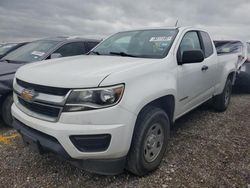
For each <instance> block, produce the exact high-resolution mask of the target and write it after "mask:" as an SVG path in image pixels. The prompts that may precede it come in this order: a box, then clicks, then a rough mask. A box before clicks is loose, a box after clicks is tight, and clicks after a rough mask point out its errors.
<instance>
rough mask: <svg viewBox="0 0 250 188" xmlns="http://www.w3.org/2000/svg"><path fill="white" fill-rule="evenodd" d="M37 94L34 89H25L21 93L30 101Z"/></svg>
mask: <svg viewBox="0 0 250 188" xmlns="http://www.w3.org/2000/svg"><path fill="white" fill-rule="evenodd" d="M35 96H36V93H35V91H34V90H29V89H24V90H23V91H22V93H21V97H22V98H23V99H24V100H26V101H28V102H31V101H33V100H34V98H35Z"/></svg>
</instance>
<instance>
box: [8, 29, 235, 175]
mask: <svg viewBox="0 0 250 188" xmlns="http://www.w3.org/2000/svg"><path fill="white" fill-rule="evenodd" d="M237 58H238V57H237V56H236V55H233V54H230V55H225V56H219V57H218V56H217V53H216V49H215V46H214V44H213V42H212V40H211V39H210V36H209V34H208V33H207V32H206V31H204V30H200V29H196V28H192V27H178V28H177V27H176V28H164V29H145V30H134V31H125V32H119V33H117V34H114V35H112V36H111V37H109V38H107V39H106V40H104V41H103V42H102V43H100V44H99V45H98V46H97V47H96V48H94V49H93V50H92V51H91V52H90V53H89V54H88V55H85V56H79V57H69V58H64V59H55V60H48V61H47V63H46V62H43V63H35V64H30V65H25V66H23V67H22V68H20V69H19V70H18V71H17V73H16V76H15V79H14V104H13V105H12V114H13V116H14V122H13V126H14V127H15V128H16V129H17V130H18V131H19V132H20V133H21V135H22V137H23V140H24V143H26V144H28V145H29V146H30V147H32V148H33V149H35V150H36V151H39V152H40V153H44V152H52V153H54V154H56V155H58V156H60V157H63V158H65V159H67V160H68V161H70V162H71V163H72V164H75V165H77V166H78V167H82V168H84V169H85V170H87V171H90V172H95V173H99V174H105V175H113V174H118V173H121V172H122V171H123V170H124V169H127V170H129V171H130V172H132V173H134V174H135V175H139V176H143V175H145V174H147V173H149V172H150V171H153V170H155V169H157V167H158V166H159V165H160V162H161V160H162V158H163V155H164V153H165V150H166V147H167V143H168V139H169V132H170V126H171V125H172V124H174V122H175V121H176V119H178V118H179V117H181V116H183V115H184V114H186V113H187V112H189V111H191V110H192V109H194V108H195V107H197V106H199V105H201V104H202V103H204V102H206V101H208V100H210V99H211V100H212V101H213V104H214V107H215V109H216V110H218V111H225V110H226V109H227V107H228V105H229V103H230V96H231V90H232V84H233V82H234V79H235V72H236V62H237V60H238V59H237ZM51 62H53V63H51Z"/></svg>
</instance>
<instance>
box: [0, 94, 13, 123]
mask: <svg viewBox="0 0 250 188" xmlns="http://www.w3.org/2000/svg"><path fill="white" fill-rule="evenodd" d="M12 104H13V96H12V94H11V95H8V96H7V97H6V98H5V100H4V102H3V104H2V118H3V121H4V123H5V124H6V125H8V126H12V122H13V118H12V114H11V106H12Z"/></svg>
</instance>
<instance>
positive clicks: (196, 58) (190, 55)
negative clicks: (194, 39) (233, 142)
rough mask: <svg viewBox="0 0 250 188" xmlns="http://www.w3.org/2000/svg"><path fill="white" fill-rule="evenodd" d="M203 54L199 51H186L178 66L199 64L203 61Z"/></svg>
mask: <svg viewBox="0 0 250 188" xmlns="http://www.w3.org/2000/svg"><path fill="white" fill-rule="evenodd" d="M204 59H205V57H204V53H203V51H201V50H188V51H184V52H183V54H182V57H181V62H179V64H180V65H182V64H189V63H200V62H202V61H204Z"/></svg>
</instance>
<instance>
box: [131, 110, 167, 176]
mask: <svg viewBox="0 0 250 188" xmlns="http://www.w3.org/2000/svg"><path fill="white" fill-rule="evenodd" d="M169 135H170V122H169V118H168V115H167V114H166V113H165V112H164V111H163V110H162V109H160V108H157V107H153V106H148V107H145V109H143V111H142V112H141V113H140V114H139V116H138V119H137V121H136V125H135V129H134V134H133V139H132V143H131V148H130V151H129V154H128V158H127V165H126V168H127V170H129V171H130V172H132V173H133V174H135V175H138V176H143V175H146V174H147V173H149V172H151V171H153V170H156V169H157V168H158V166H159V165H160V163H161V161H162V158H163V156H164V153H165V151H166V147H167V142H168V139H169Z"/></svg>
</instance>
